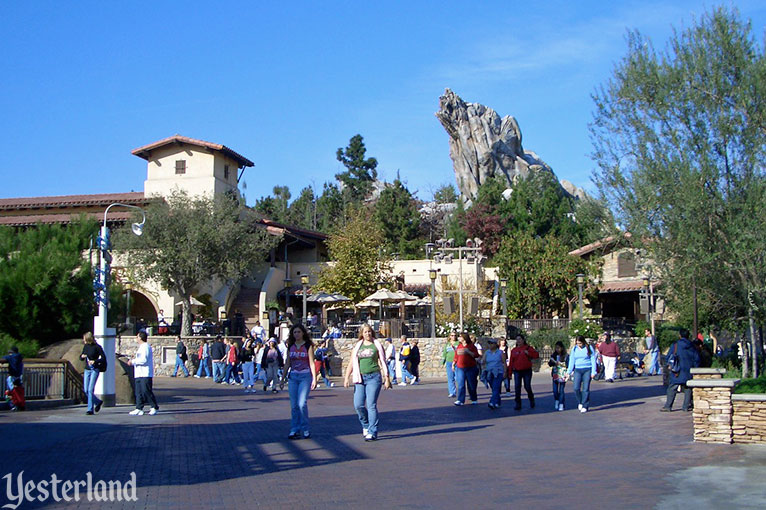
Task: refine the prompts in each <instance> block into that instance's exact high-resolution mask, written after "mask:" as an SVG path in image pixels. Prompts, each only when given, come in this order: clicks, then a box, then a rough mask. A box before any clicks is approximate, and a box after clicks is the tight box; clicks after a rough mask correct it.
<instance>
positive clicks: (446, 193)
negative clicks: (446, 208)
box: [434, 184, 457, 204]
mask: <svg viewBox="0 0 766 510" xmlns="http://www.w3.org/2000/svg"><path fill="white" fill-rule="evenodd" d="M434 202H436V203H438V204H454V203H455V202H457V191H455V186H454V185H452V184H443V185H442V186H440V187H439V189H437V190H436V191H435V192H434Z"/></svg>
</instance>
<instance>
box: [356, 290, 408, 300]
mask: <svg viewBox="0 0 766 510" xmlns="http://www.w3.org/2000/svg"><path fill="white" fill-rule="evenodd" d="M417 299H418V298H416V297H415V296H411V295H409V294H407V293H406V292H404V291H400V290H398V291H395V292H392V291H390V290H388V289H380V290H377V291H375V292H374V293H372V294H370V295H369V296H367V297H366V298H364V301H415V300H417Z"/></svg>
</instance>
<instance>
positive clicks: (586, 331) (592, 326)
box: [569, 319, 604, 340]
mask: <svg viewBox="0 0 766 510" xmlns="http://www.w3.org/2000/svg"><path fill="white" fill-rule="evenodd" d="M603 332H604V328H602V327H601V324H600V323H599V322H591V321H586V320H584V319H574V320H573V321H572V322H570V323H569V336H570V337H572V338H574V337H576V336H577V335H582V336H584V337H585V338H590V339H593V340H595V339H596V338H598V337H599V336H600V335H601V333H603Z"/></svg>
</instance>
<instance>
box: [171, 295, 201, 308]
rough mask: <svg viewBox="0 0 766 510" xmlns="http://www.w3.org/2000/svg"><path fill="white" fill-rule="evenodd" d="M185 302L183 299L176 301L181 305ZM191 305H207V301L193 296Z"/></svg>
mask: <svg viewBox="0 0 766 510" xmlns="http://www.w3.org/2000/svg"><path fill="white" fill-rule="evenodd" d="M183 304H184V302H183V301H179V302H178V303H176V306H181V305H183ZM191 305H192V306H205V303H203V302H202V301H200V300H199V299H197V298H195V297H194V296H192V298H191Z"/></svg>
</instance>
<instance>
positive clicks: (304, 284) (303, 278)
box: [301, 274, 309, 326]
mask: <svg viewBox="0 0 766 510" xmlns="http://www.w3.org/2000/svg"><path fill="white" fill-rule="evenodd" d="M308 284H309V275H307V274H304V275H301V286H302V287H303V325H304V326H307V325H308V321H306V288H307V287H308Z"/></svg>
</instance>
